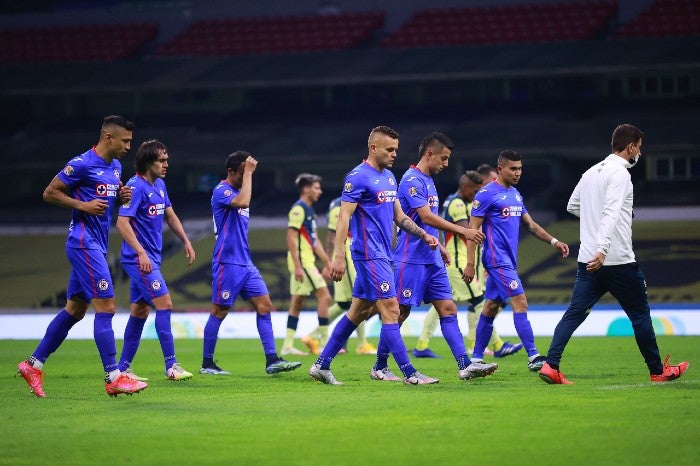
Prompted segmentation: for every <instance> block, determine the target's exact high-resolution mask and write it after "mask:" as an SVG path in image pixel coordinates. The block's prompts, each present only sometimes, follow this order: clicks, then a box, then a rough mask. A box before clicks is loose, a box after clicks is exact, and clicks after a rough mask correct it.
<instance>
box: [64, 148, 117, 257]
mask: <svg viewBox="0 0 700 466" xmlns="http://www.w3.org/2000/svg"><path fill="white" fill-rule="evenodd" d="M121 174H122V165H121V163H119V160H116V159H115V160H112V162H111V163H107V162H106V161H105V160H104V159H103V158H101V157H100V156H99V155H97V153H96V152H95V149H94V148H92V149H90V150H89V151H87V152H85V153H83V154H81V155H79V156H77V157H75V158H73V159H71V160H70V161H69V162H68V163H67V164H66V166H65V167H64V168H63V170H61V171H60V172H59V173H58V175H57V176H58V179H59V180H61V181H62V182H64V183H65V184H66V186H68V187H69V188H70V192H69V195H70V196H71V197H73V198H75V199H78V200H80V201H83V202H90V201H92V200H93V199H103V200H105V201H107V202H108V204H109V205H108V206H107V210H106V211H105V213H104V214H102V215H90V214H86V213H85V212H81V211H79V210H77V209H73V213H72V218H71V222H70V226H69V227H68V238H67V240H66V246H67V247H70V248H79V249H97V250H99V251H101V252H102V253H103V254H107V244H108V242H109V225H110V222H111V221H112V211H113V209H114V205H115V203H116V200H117V192H118V191H119V184H120V182H121V181H120V177H121Z"/></svg>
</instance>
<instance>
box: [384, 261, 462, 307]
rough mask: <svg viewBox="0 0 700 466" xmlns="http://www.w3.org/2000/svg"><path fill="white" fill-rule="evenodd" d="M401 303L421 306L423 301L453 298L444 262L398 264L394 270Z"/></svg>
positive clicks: (429, 301)
mask: <svg viewBox="0 0 700 466" xmlns="http://www.w3.org/2000/svg"><path fill="white" fill-rule="evenodd" d="M394 277H395V278H396V291H397V292H398V294H399V304H403V305H405V306H411V307H413V306H420V305H421V303H422V302H425V303H431V302H433V301H436V300H442V299H452V288H451V287H450V279H449V277H448V276H447V269H445V265H444V264H440V265H437V264H408V263H405V262H402V263H400V264H398V267H396V270H395V271H394Z"/></svg>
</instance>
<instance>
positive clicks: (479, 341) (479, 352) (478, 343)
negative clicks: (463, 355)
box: [472, 314, 496, 359]
mask: <svg viewBox="0 0 700 466" xmlns="http://www.w3.org/2000/svg"><path fill="white" fill-rule="evenodd" d="M495 318H496V317H486V316H485V315H483V314H480V315H479V323H478V324H476V338H475V342H474V353H473V354H472V359H484V350H485V349H486V345H488V344H489V340H490V339H491V334H492V333H493V321H494V319H495Z"/></svg>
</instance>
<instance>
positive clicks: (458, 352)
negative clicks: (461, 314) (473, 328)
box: [440, 315, 471, 369]
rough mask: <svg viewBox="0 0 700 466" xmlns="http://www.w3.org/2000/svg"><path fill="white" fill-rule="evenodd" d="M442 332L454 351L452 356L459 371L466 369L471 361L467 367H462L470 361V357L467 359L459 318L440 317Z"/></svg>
mask: <svg viewBox="0 0 700 466" xmlns="http://www.w3.org/2000/svg"><path fill="white" fill-rule="evenodd" d="M440 330H442V336H444V337H445V340H446V341H447V345H448V346H449V347H450V350H451V351H452V356H454V358H455V361H457V366H458V367H459V369H465V368H466V367H467V366H468V365H469V364H470V363H471V361H469V363H467V365H466V366H464V367H462V366H463V365H464V363H465V361H468V360H469V357H466V356H467V348H466V347H465V346H464V337H463V336H462V332H460V330H459V324H458V323H457V316H456V315H454V316H445V317H440ZM465 357H466V358H465Z"/></svg>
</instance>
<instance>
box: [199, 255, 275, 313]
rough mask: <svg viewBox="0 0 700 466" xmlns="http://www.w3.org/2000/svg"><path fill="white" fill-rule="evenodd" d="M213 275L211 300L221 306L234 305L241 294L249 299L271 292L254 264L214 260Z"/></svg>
mask: <svg viewBox="0 0 700 466" xmlns="http://www.w3.org/2000/svg"><path fill="white" fill-rule="evenodd" d="M211 277H212V279H211V302H212V303H214V304H218V305H220V306H228V307H231V306H233V303H234V302H235V301H236V298H237V297H238V296H239V295H240V296H241V298H243V299H245V300H248V299H250V298H255V297H257V296H264V295H266V294H270V292H269V291H267V286H266V285H265V282H264V281H263V278H262V275H260V271H259V270H258V269H257V267H255V266H254V265H253V264H248V265H237V264H226V263H223V262H213V263H212V265H211Z"/></svg>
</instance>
